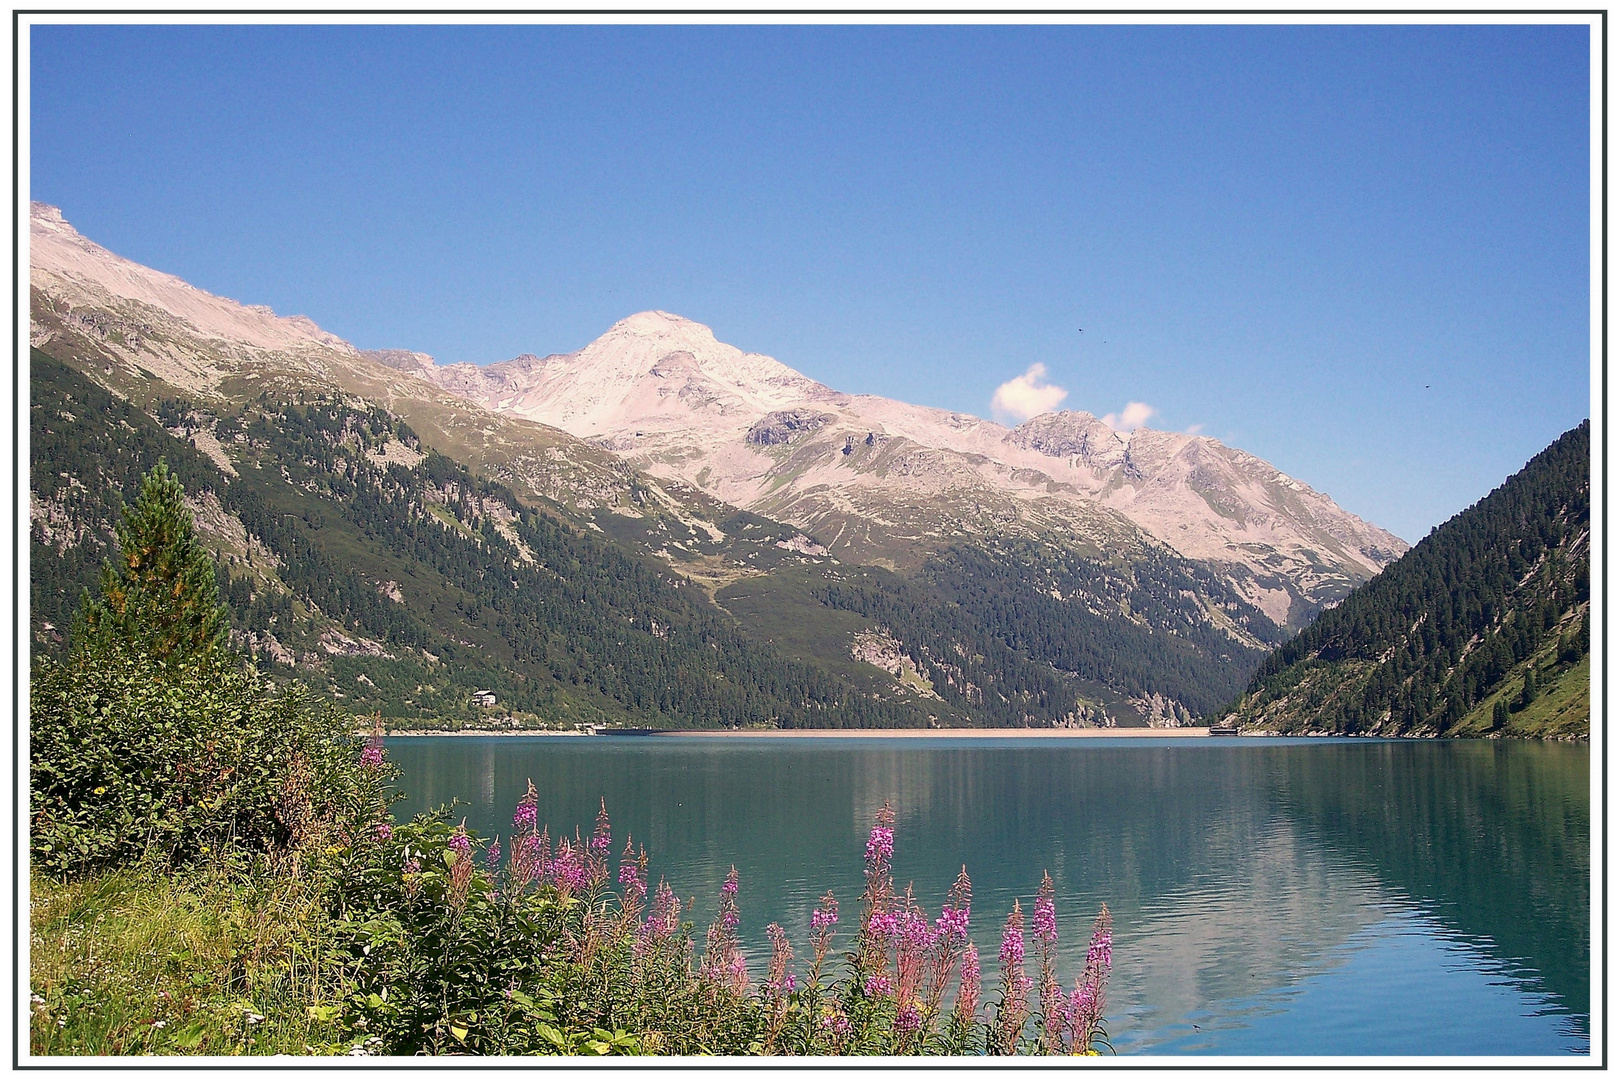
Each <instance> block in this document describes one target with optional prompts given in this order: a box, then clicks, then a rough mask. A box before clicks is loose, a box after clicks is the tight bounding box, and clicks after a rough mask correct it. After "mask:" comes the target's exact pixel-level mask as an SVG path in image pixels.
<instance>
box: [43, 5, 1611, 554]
mask: <svg viewBox="0 0 1620 1080" xmlns="http://www.w3.org/2000/svg"><path fill="white" fill-rule="evenodd" d="M1586 35H1587V30H1586V28H1585V27H1449V28H1448V27H1401V28H1382V27H1320V28H1288V27H1283V28H1267V27H1206V28H1194V27H1185V28H1176V27H1136V28H1109V27H1065V28H1056V27H1026V28H1012V27H1001V28H964V27H958V28H929V27H913V28H840V27H796V28H715V27H636V28H622V29H611V28H556V27H491V28H449V27H431V28H392V27H349V28H268V27H241V28H194V27H193V28H188V27H148V28H141V27H36V28H35V29H34V30H33V37H32V86H31V93H32V116H31V120H32V145H31V154H32V159H31V170H32V171H31V176H30V184H31V188H32V191H31V194H32V197H33V198H35V199H39V200H42V201H45V202H51V203H55V204H57V205H59V206H61V207H62V210H63V212H64V214H65V215H66V216H67V218H68V220H69V221H70V222H72V223H73V224H74V225H75V226H77V227H78V228H79V229H80V231H81V232H83V233H85V235H87V236H89V237H90V238H92V239H94V240H96V241H98V242H100V243H102V244H105V245H106V246H107V247H109V248H111V249H112V250H114V251H116V252H118V253H119V254H121V255H125V256H127V257H129V258H132V259H135V260H137V261H139V262H143V263H146V264H148V265H151V266H155V267H157V268H159V269H162V270H166V271H169V272H171V273H175V274H178V275H180V276H181V277H183V278H185V279H187V280H188V281H191V282H192V283H193V284H196V285H198V286H199V287H202V288H205V289H208V290H209V291H211V292H216V293H220V294H222V295H225V296H230V297H233V298H235V299H238V300H241V301H243V302H246V303H259V304H269V305H271V306H272V307H274V308H275V309H276V310H277V311H278V312H281V313H283V314H297V313H301V314H305V315H308V316H310V317H311V318H313V319H314V320H315V321H316V322H318V323H319V324H320V325H321V326H323V327H324V328H326V329H328V330H330V331H332V332H334V333H337V334H340V335H342V336H343V337H345V338H347V339H349V340H350V341H353V342H354V343H355V344H357V345H359V346H361V347H362V348H382V347H394V348H410V349H417V350H420V351H424V352H429V353H432V354H433V355H435V356H436V357H438V358H440V360H441V361H447V362H448V361H458V360H470V361H473V362H476V363H490V362H493V361H497V360H504V359H507V358H509V357H511V356H514V355H516V354H518V353H522V352H534V353H541V354H544V353H548V352H563V351H570V350H573V349H576V348H579V347H580V346H582V345H584V344H585V343H586V342H588V341H590V340H591V339H592V338H594V337H596V336H597V335H599V334H600V333H602V332H603V331H604V330H606V329H607V327H608V326H609V325H611V324H612V323H613V322H614V321H616V320H618V319H620V318H623V317H624V316H626V315H628V314H631V313H633V312H636V311H641V310H645V309H648V308H661V309H664V310H667V311H674V312H677V313H680V314H682V315H685V316H688V317H690V318H693V319H697V320H698V321H700V322H704V323H707V324H708V325H710V326H712V327H713V328H714V330H715V332H716V333H717V335H718V336H719V337H720V338H721V340H724V341H729V342H732V343H733V344H736V345H739V346H742V347H744V348H747V349H752V350H756V351H759V352H765V353H769V354H770V355H772V356H775V357H777V358H778V359H780V360H782V361H783V362H785V363H787V364H790V365H792V366H793V367H795V368H798V369H799V370H800V371H803V372H804V373H806V374H808V375H810V376H812V377H814V378H817V379H820V380H821V381H823V382H826V383H828V384H830V385H832V386H835V387H837V388H839V389H842V390H848V391H853V392H871V393H879V394H884V395H888V396H891V397H897V398H902V399H905V400H908V401H914V402H918V403H921V404H928V405H936V406H941V407H944V408H950V409H957V410H961V411H966V412H973V413H976V414H978V415H982V416H989V415H990V413H991V409H990V402H991V397H992V395H993V394H994V393H995V392H996V389H997V387H998V386H1000V385H1001V384H1003V383H1006V382H1008V381H1009V380H1012V379H1015V378H1016V377H1018V376H1020V375H1021V374H1023V373H1025V372H1026V371H1027V370H1028V369H1029V367H1030V366H1031V365H1032V364H1036V363H1039V364H1042V365H1044V368H1045V380H1046V381H1047V383H1049V384H1050V385H1055V386H1058V387H1061V388H1063V389H1064V390H1066V391H1067V395H1066V396H1065V397H1064V398H1063V399H1062V402H1061V407H1063V408H1072V409H1085V410H1087V411H1090V412H1093V413H1096V414H1098V415H1103V414H1108V413H1114V414H1116V415H1120V416H1122V417H1123V416H1124V415H1125V410H1126V406H1127V404H1128V403H1130V402H1139V403H1143V404H1144V405H1145V406H1147V407H1149V408H1151V409H1152V410H1153V414H1152V415H1151V416H1150V417H1149V418H1148V420H1147V424H1148V426H1150V427H1159V428H1167V429H1174V430H1189V429H1192V428H1193V427H1194V426H1195V425H1199V426H1201V430H1202V431H1203V433H1205V434H1208V435H1213V436H1215V437H1217V438H1220V439H1222V440H1223V441H1226V442H1228V443H1230V444H1232V445H1235V446H1239V447H1242V448H1243V449H1245V450H1248V451H1250V452H1251V453H1254V454H1257V455H1259V456H1261V457H1263V458H1266V459H1268V460H1270V461H1271V462H1273V463H1274V464H1276V465H1277V466H1278V467H1279V468H1281V469H1283V470H1284V471H1286V472H1288V473H1290V474H1292V475H1294V476H1297V477H1299V478H1300V479H1302V480H1304V481H1306V482H1307V483H1309V484H1311V485H1313V486H1315V487H1317V488H1318V489H1320V490H1322V491H1325V492H1327V493H1328V494H1330V495H1331V496H1333V497H1334V498H1335V499H1336V500H1337V501H1338V502H1339V503H1340V504H1341V505H1343V506H1345V507H1346V508H1348V509H1350V510H1353V511H1354V512H1356V513H1358V514H1361V515H1362V516H1364V517H1366V518H1368V519H1369V520H1372V521H1374V522H1376V523H1378V524H1380V525H1383V526H1384V527H1386V528H1389V529H1391V530H1392V531H1394V532H1396V533H1397V534H1399V535H1401V536H1403V537H1405V538H1407V539H1408V540H1416V539H1418V538H1419V537H1420V536H1422V535H1423V534H1424V533H1426V532H1427V531H1428V530H1429V528H1431V527H1432V526H1434V525H1436V524H1438V523H1439V522H1441V521H1443V520H1444V519H1445V518H1447V517H1449V516H1450V515H1451V514H1453V513H1455V512H1457V511H1458V510H1460V509H1462V508H1463V507H1465V506H1467V505H1468V504H1469V503H1471V502H1473V501H1474V500H1476V499H1478V498H1479V497H1480V496H1482V495H1484V494H1485V493H1486V492H1487V491H1489V490H1490V489H1491V488H1492V487H1494V486H1495V485H1496V484H1498V483H1499V482H1500V481H1501V480H1502V479H1503V478H1504V477H1505V476H1507V475H1508V474H1509V473H1511V472H1513V471H1515V470H1516V469H1517V468H1518V467H1519V466H1520V465H1522V464H1523V463H1524V461H1525V460H1526V459H1528V458H1529V457H1530V456H1531V455H1533V454H1534V453H1536V452H1537V451H1539V450H1540V449H1541V448H1542V447H1544V446H1545V445H1546V444H1547V443H1549V442H1551V441H1552V440H1553V438H1555V437H1556V436H1557V435H1558V434H1559V433H1561V432H1563V431H1564V430H1566V429H1568V428H1570V427H1572V426H1574V425H1575V424H1576V423H1578V422H1579V421H1580V420H1581V419H1582V418H1583V417H1585V416H1587V415H1588V413H1589V410H1590V405H1589V401H1590V376H1589V366H1588V364H1589V361H1588V356H1589V334H1590V327H1589V325H1588V323H1589V318H1588V305H1589V289H1588V281H1587V267H1588V260H1589V235H1588V234H1589V223H1588V212H1587V206H1588V195H1589V191H1588V166H1589V156H1588V146H1587V132H1588V71H1587V38H1586ZM1081 328H1084V331H1085V332H1084V333H1083V334H1082V333H1080V332H1079V330H1080V329H1081ZM1141 412H1142V409H1141V408H1140V407H1139V408H1137V409H1136V410H1135V411H1134V414H1133V418H1134V416H1135V415H1139V414H1140V413H1141Z"/></svg>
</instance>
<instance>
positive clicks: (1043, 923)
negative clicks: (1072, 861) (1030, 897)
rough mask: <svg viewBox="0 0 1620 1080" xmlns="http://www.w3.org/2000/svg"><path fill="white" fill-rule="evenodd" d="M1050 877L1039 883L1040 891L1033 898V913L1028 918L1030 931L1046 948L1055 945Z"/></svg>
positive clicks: (1054, 923)
mask: <svg viewBox="0 0 1620 1080" xmlns="http://www.w3.org/2000/svg"><path fill="white" fill-rule="evenodd" d="M1052 893H1053V888H1052V875H1051V874H1047V875H1046V877H1045V880H1043V881H1042V882H1041V891H1040V892H1039V893H1038V894H1037V895H1036V897H1035V911H1034V913H1033V914H1032V915H1031V916H1030V920H1029V925H1030V929H1031V930H1033V931H1035V936H1036V937H1037V938H1039V939H1040V940H1041V942H1042V943H1043V944H1045V945H1046V946H1047V947H1051V946H1052V945H1054V944H1056V943H1057V909H1056V905H1055V904H1054V903H1053V898H1052Z"/></svg>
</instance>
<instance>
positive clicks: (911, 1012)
mask: <svg viewBox="0 0 1620 1080" xmlns="http://www.w3.org/2000/svg"><path fill="white" fill-rule="evenodd" d="M920 1027H922V1013H921V1012H919V1011H918V1010H917V1006H915V1005H912V1004H906V1005H902V1006H900V1008H899V1009H898V1010H897V1011H896V1012H895V1014H894V1033H895V1034H896V1035H910V1034H911V1033H912V1032H914V1031H916V1030H917V1029H918V1028H920Z"/></svg>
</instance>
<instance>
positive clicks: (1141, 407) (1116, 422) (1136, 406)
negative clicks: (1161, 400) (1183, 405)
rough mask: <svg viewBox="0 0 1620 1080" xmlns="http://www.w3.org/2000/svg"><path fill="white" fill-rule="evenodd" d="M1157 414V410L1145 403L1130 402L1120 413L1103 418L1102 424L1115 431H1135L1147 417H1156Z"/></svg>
mask: <svg viewBox="0 0 1620 1080" xmlns="http://www.w3.org/2000/svg"><path fill="white" fill-rule="evenodd" d="M1158 412H1159V410H1158V409H1155V408H1154V407H1153V406H1151V405H1149V404H1148V403H1147V402H1145V401H1132V402H1128V403H1127V404H1126V406H1125V408H1124V409H1122V410H1121V411H1119V412H1117V413H1109V414H1108V415H1107V416H1105V417H1103V418H1102V422H1103V423H1105V424H1107V425H1108V426H1109V427H1111V428H1113V429H1114V430H1115V431H1135V430H1136V429H1137V428H1139V427H1141V426H1142V425H1143V424H1145V423H1147V422H1148V417H1150V416H1156V415H1158Z"/></svg>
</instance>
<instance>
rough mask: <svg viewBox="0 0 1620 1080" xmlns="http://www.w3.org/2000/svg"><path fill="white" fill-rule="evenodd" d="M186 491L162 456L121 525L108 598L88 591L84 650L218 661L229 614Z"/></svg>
mask: <svg viewBox="0 0 1620 1080" xmlns="http://www.w3.org/2000/svg"><path fill="white" fill-rule="evenodd" d="M185 494H186V493H185V488H183V487H182V486H181V485H180V481H179V480H178V479H177V478H176V477H175V476H173V475H172V474H171V473H170V472H169V467H168V464H167V463H166V462H164V461H161V460H160V461H159V462H158V463H157V467H156V468H154V469H153V470H152V471H151V472H149V473H147V474H146V476H145V477H144V478H143V479H142V480H141V489H140V494H139V495H137V496H136V499H135V505H134V506H126V507H125V508H124V516H123V520H122V521H120V522H119V523H118V526H117V529H116V530H115V535H116V536H117V540H118V555H117V560H116V562H115V561H113V560H108V561H107V562H105V563H104V564H103V565H102V568H101V589H100V593H101V595H100V596H99V597H97V598H95V599H91V598H90V595H89V593H88V592H87V593H86V594H85V601H84V606H83V612H82V615H81V618H80V624H79V626H78V627H77V628H76V631H77V632H76V633H75V634H74V639H75V645H76V646H77V647H78V648H80V649H83V648H84V647H86V646H93V645H107V644H115V645H122V646H124V647H127V648H130V649H133V650H136V651H138V652H142V653H144V654H146V655H147V656H149V657H151V658H152V659H154V660H157V661H159V662H162V663H171V662H180V661H183V660H189V659H196V660H202V661H205V662H211V661H213V660H216V659H218V658H219V656H220V655H221V654H222V653H223V651H224V647H225V633H226V628H227V625H228V623H227V620H228V617H229V616H228V614H227V612H226V610H225V608H224V607H223V606H222V605H221V604H220V601H219V583H218V579H217V578H216V576H215V572H214V561H213V559H211V558H209V556H208V552H207V551H206V550H205V549H204V548H203V546H202V545H201V544H200V543H198V542H197V537H196V534H195V533H194V532H193V530H192V520H191V512H190V511H189V510H187V509H186V507H185Z"/></svg>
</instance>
